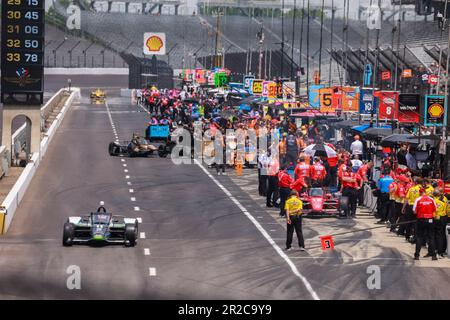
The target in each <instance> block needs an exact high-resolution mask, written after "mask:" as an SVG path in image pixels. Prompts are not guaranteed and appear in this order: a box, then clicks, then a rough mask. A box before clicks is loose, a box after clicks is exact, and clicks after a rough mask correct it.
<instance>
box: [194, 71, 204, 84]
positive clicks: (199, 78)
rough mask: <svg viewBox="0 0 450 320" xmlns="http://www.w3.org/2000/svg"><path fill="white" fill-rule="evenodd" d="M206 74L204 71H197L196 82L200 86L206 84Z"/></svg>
mask: <svg viewBox="0 0 450 320" xmlns="http://www.w3.org/2000/svg"><path fill="white" fill-rule="evenodd" d="M205 75H206V72H205V70H203V69H195V81H196V82H197V83H198V84H205V83H206V78H205Z"/></svg>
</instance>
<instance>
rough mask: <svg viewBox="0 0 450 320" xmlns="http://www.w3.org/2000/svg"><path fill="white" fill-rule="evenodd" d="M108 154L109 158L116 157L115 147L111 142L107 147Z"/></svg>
mask: <svg viewBox="0 0 450 320" xmlns="http://www.w3.org/2000/svg"><path fill="white" fill-rule="evenodd" d="M108 152H109V155H110V156H117V152H116V146H115V145H114V142H111V143H110V144H109V146H108Z"/></svg>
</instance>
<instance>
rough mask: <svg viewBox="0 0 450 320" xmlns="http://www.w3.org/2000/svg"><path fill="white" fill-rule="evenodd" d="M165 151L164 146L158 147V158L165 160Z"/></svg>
mask: <svg viewBox="0 0 450 320" xmlns="http://www.w3.org/2000/svg"><path fill="white" fill-rule="evenodd" d="M167 154H168V153H167V150H166V147H165V146H159V147H158V156H159V157H160V158H165V157H167Z"/></svg>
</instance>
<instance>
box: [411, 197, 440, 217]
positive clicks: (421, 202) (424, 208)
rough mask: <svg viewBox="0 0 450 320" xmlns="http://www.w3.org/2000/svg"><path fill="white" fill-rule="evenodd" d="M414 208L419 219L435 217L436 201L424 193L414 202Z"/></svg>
mask: <svg viewBox="0 0 450 320" xmlns="http://www.w3.org/2000/svg"><path fill="white" fill-rule="evenodd" d="M413 210H414V212H415V213H416V216H417V219H433V217H434V213H435V212H436V202H434V199H433V198H431V197H429V196H427V195H423V196H421V197H419V198H417V200H416V202H414V207H413Z"/></svg>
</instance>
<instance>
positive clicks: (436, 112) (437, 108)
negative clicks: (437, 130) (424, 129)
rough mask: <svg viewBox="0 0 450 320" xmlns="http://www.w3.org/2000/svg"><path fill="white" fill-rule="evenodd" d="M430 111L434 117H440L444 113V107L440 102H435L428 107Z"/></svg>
mask: <svg viewBox="0 0 450 320" xmlns="http://www.w3.org/2000/svg"><path fill="white" fill-rule="evenodd" d="M428 113H429V114H430V115H431V116H432V117H435V118H439V117H441V116H442V115H443V114H444V108H442V106H441V105H440V104H438V103H434V104H432V105H431V106H430V107H429V108H428Z"/></svg>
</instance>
